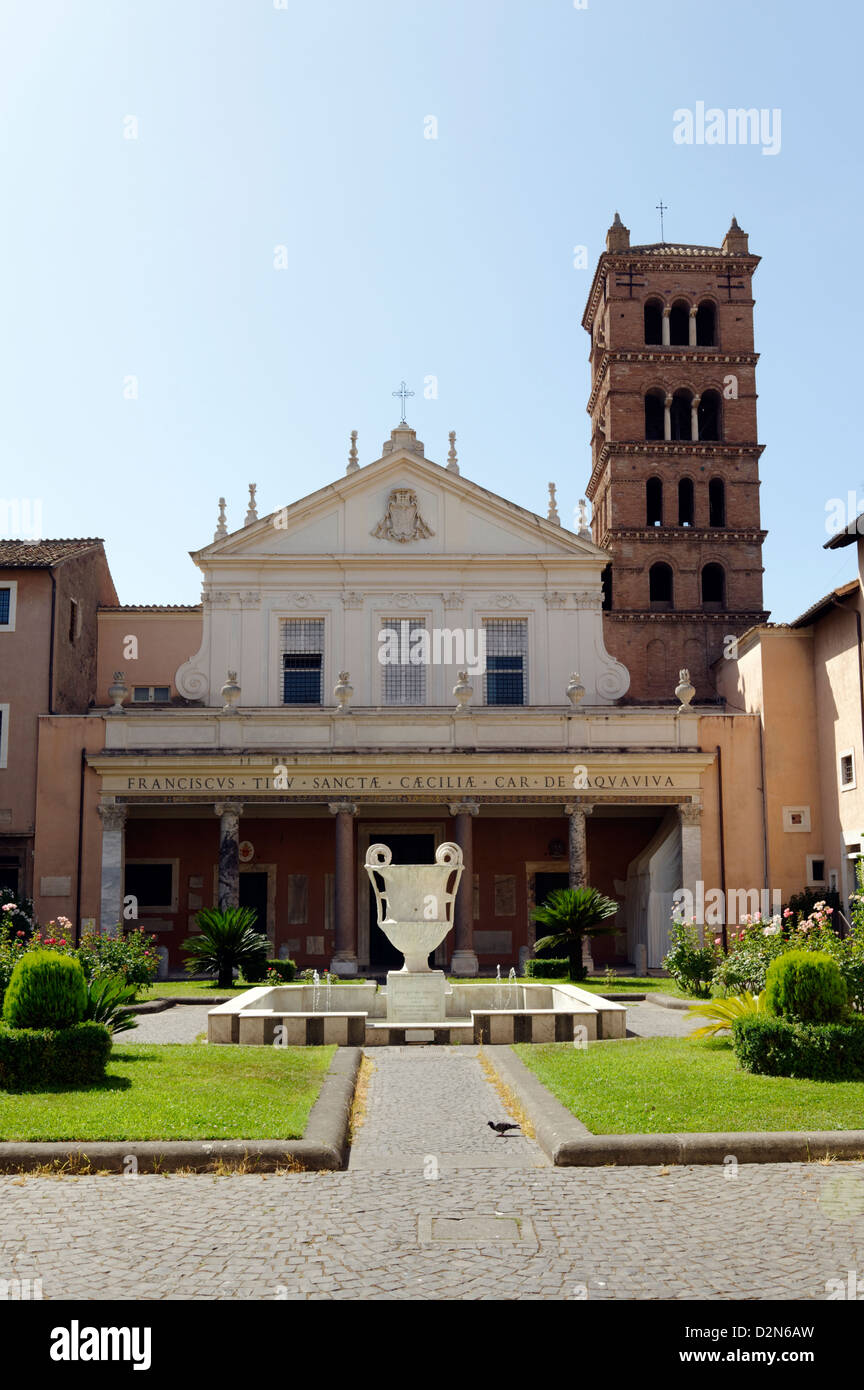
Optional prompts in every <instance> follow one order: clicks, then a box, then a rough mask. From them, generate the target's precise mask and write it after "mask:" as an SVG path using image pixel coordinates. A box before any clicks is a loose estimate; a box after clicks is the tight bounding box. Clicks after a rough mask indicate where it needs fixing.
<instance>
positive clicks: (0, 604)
mask: <svg viewBox="0 0 864 1390" xmlns="http://www.w3.org/2000/svg"><path fill="white" fill-rule="evenodd" d="M17 598H18V581H17V580H12V581H11V582H10V583H8V584H3V585H2V586H0V632H14V631H15V608H16V605H17Z"/></svg>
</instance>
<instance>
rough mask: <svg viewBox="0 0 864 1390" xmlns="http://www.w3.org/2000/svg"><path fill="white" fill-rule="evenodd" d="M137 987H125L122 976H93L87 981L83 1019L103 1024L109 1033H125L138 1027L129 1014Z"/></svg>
mask: <svg viewBox="0 0 864 1390" xmlns="http://www.w3.org/2000/svg"><path fill="white" fill-rule="evenodd" d="M137 988H138V987H137V985H127V983H126V981H125V980H124V979H123V977H122V975H94V976H93V978H92V980H88V981H87V1003H86V1005H85V1008H84V1018H85V1019H87V1020H92V1021H93V1022H94V1023H104V1025H105V1027H106V1028H107V1029H108V1031H109V1032H110V1033H125V1032H127V1031H128V1030H129V1029H130V1028H137V1027H138V1020H137V1018H136V1017H135V1015H134V1014H133V1013H130V1012H129V1005H130V1004H134V1003H135V993H136V990H137Z"/></svg>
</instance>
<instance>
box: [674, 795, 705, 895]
mask: <svg viewBox="0 0 864 1390" xmlns="http://www.w3.org/2000/svg"><path fill="white" fill-rule="evenodd" d="M678 825H679V829H680V834H681V887H682V888H686V889H687V891H688V892H690V893H692V895H693V902H694V904H695V903H697V902H699V901H700V898H699V892H698V889H697V884H698V883H699V882H700V880H701V878H702V807H701V806H700V804H699V803H698V801H684V802H682V803H681V804H680V805H679V807H678Z"/></svg>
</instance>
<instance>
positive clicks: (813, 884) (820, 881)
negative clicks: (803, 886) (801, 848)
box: [807, 854, 828, 888]
mask: <svg viewBox="0 0 864 1390" xmlns="http://www.w3.org/2000/svg"><path fill="white" fill-rule="evenodd" d="M816 859H820V860H821V861H822V867H823V869H825V871H826V874H827V872H828V861H827V859H826V858H825V855H824V854H808V855H807V887H808V888H827V887H828V879H827V877H826V878H816V877H815V876H814V874H813V863H814V860H816Z"/></svg>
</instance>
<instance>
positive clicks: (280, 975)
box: [267, 960, 297, 985]
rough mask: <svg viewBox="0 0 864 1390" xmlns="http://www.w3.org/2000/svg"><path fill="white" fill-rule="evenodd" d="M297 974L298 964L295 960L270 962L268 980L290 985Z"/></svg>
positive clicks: (268, 963) (268, 964)
mask: <svg viewBox="0 0 864 1390" xmlns="http://www.w3.org/2000/svg"><path fill="white" fill-rule="evenodd" d="M296 974H297V962H296V961H293V960H268V962H267V979H268V981H269V980H273V981H276V980H281V981H282V983H283V984H285V985H290V983H291V981H292V980H293V979H294V976H295V975H296Z"/></svg>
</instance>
